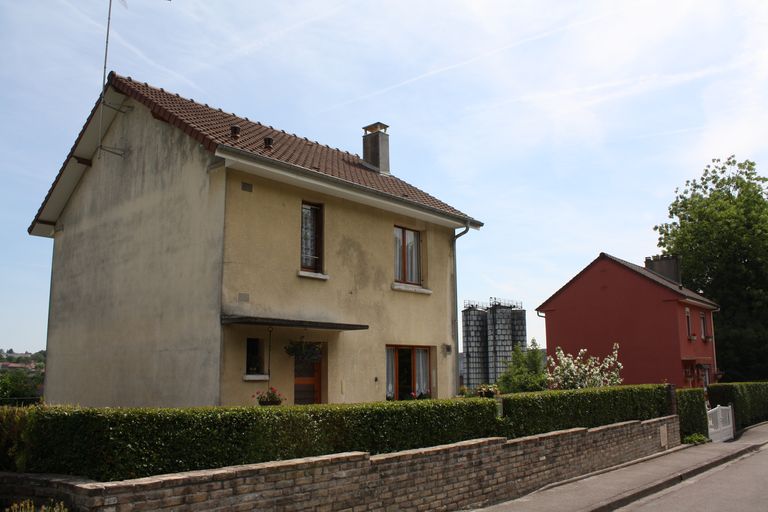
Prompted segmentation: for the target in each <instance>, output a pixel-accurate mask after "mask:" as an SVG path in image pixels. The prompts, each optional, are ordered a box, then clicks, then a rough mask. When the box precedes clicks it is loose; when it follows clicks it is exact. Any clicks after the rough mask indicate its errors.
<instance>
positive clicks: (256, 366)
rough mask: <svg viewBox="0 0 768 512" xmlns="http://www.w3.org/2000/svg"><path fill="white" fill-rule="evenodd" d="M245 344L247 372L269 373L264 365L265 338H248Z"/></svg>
mask: <svg viewBox="0 0 768 512" xmlns="http://www.w3.org/2000/svg"><path fill="white" fill-rule="evenodd" d="M245 343H246V345H245V374H246V375H263V374H265V373H267V371H266V368H265V366H264V360H265V359H266V358H265V357H264V352H265V350H264V340H260V339H257V338H248V339H247V340H246V342H245Z"/></svg>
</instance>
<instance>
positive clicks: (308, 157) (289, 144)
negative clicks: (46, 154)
mask: <svg viewBox="0 0 768 512" xmlns="http://www.w3.org/2000/svg"><path fill="white" fill-rule="evenodd" d="M107 84H108V85H109V86H110V87H111V88H112V89H114V90H115V91H117V92H119V93H120V94H123V95H125V96H128V97H130V98H132V99H134V100H136V101H137V102H139V103H141V104H143V105H145V106H146V107H147V108H148V109H149V110H150V111H151V112H152V115H153V116H154V117H155V118H157V119H161V120H163V121H165V122H167V123H169V124H171V125H172V126H175V127H177V128H178V129H180V130H182V131H183V132H184V133H186V134H187V135H189V136H190V137H192V138H193V139H195V140H196V141H198V142H199V143H200V144H201V145H202V146H203V147H204V148H205V149H207V150H208V151H210V152H215V151H216V149H217V148H218V147H220V146H222V147H227V148H234V149H237V150H240V151H243V152H245V153H248V154H250V155H257V156H259V157H261V158H264V159H268V160H272V161H274V162H279V163H283V164H288V165H290V166H293V167H295V168H300V169H301V170H302V171H304V172H309V173H312V174H315V175H317V176H319V177H323V176H325V177H327V178H330V179H333V180H335V181H340V182H343V183H347V184H349V185H352V186H354V187H356V188H357V189H358V190H363V191H368V192H369V193H372V194H377V195H380V196H384V197H386V198H388V199H389V200H394V201H397V202H400V203H406V204H409V205H411V206H415V207H417V208H420V209H423V210H427V211H430V212H433V213H436V214H438V215H441V216H444V217H449V218H451V219H453V220H456V221H459V222H461V223H463V224H465V225H469V226H471V227H475V228H479V227H480V226H482V225H483V224H482V222H480V221H478V220H475V219H473V218H472V217H470V216H468V215H467V214H465V213H463V212H461V211H459V210H458V209H456V208H454V207H453V206H450V205H449V204H447V203H444V202H443V201H441V200H439V199H437V198H436V197H434V196H432V195H430V194H428V193H427V192H424V191H423V190H421V189H419V188H417V187H415V186H413V185H410V184H409V183H406V182H405V181H403V180H401V179H399V178H397V177H395V176H393V175H391V174H382V173H380V172H378V171H377V170H374V169H372V168H371V166H370V165H369V164H367V163H366V162H365V161H364V160H363V159H362V158H360V157H359V156H358V155H355V154H351V153H349V152H346V151H341V150H339V149H336V148H331V147H329V146H327V145H323V144H320V143H318V142H315V141H311V140H308V139H307V138H306V137H299V136H297V135H295V134H291V133H286V132H285V131H284V130H278V129H275V128H273V127H271V126H266V125H263V124H261V123H258V122H256V121H251V120H250V119H248V118H247V117H246V118H243V117H239V116H237V115H235V114H230V113H228V112H224V111H222V110H221V109H216V108H213V107H210V106H208V105H203V104H200V103H197V102H195V101H194V100H191V99H187V98H183V97H181V96H179V95H178V94H173V93H170V92H167V91H165V90H164V89H162V88H156V87H152V86H150V85H148V84H147V83H146V82H143V83H142V82H137V81H135V80H133V79H131V78H130V77H123V76H120V75H118V74H117V73H115V72H111V73H110V74H109V78H108V79H107ZM99 104H100V101H97V102H96V105H95V106H94V108H93V110H92V111H91V114H90V116H89V117H88V120H87V121H86V123H85V125H84V126H83V129H82V130H81V131H80V134H79V135H78V137H77V140H76V141H75V144H74V145H73V146H72V149H71V150H70V153H69V155H68V156H67V158H66V160H65V161H64V164H63V165H62V167H61V169H60V170H59V173H58V174H57V176H56V179H55V180H54V182H53V184H52V185H51V188H50V190H49V191H48V194H47V195H46V197H45V199H44V200H43V203H42V205H41V206H40V209H39V210H38V212H37V214H36V215H35V219H34V220H33V221H32V224H31V225H30V227H29V230H28V231H29V232H30V233H32V232H33V230H34V229H35V228H36V227H37V225H38V224H39V225H45V226H51V225H52V224H53V223H55V221H56V218H57V217H58V213H60V210H61V209H60V207H59V206H58V204H57V206H56V207H52V208H51V211H50V212H46V211H45V210H46V206H47V205H48V202H49V200H50V199H51V196H52V194H54V192H55V191H56V188H57V186H59V184H60V182H61V181H62V176H63V175H64V173H65V171H66V170H67V168H68V166H69V165H70V161H71V160H75V161H77V163H79V164H81V165H85V166H88V165H90V162H88V161H87V160H88V159H90V157H91V155H90V154H87V156H84V155H82V154H81V155H77V154H76V151H77V149H78V146H80V143H81V141H82V140H83V139H84V138H85V136H86V130H87V129H88V127H89V125H90V124H91V122H92V121H93V120H94V117H95V116H96V113H97V112H98V110H99ZM233 125H236V126H238V127H239V129H240V131H239V136H238V137H237V138H234V137H233V136H232V132H231V128H232V126H233ZM265 137H269V138H271V139H272V141H273V142H272V144H271V145H270V146H267V145H266V144H265V142H264V139H265ZM89 149H90V148H89ZM80 172H82V171H80ZM77 179H78V177H76V178H75V181H76V180H77ZM63 188H69V185H67V187H63ZM69 192H71V191H69ZM62 195H64V196H68V193H67V191H64V192H62ZM60 202H61V201H58V203H60ZM33 234H39V233H33Z"/></svg>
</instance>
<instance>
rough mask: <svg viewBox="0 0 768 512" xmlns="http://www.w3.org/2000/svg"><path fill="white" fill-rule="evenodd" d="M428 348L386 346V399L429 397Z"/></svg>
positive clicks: (430, 391)
mask: <svg viewBox="0 0 768 512" xmlns="http://www.w3.org/2000/svg"><path fill="white" fill-rule="evenodd" d="M429 375H430V361H429V348H426V347H414V346H390V347H387V400H413V399H415V398H429V397H430V396H431V394H432V390H431V386H430V382H429Z"/></svg>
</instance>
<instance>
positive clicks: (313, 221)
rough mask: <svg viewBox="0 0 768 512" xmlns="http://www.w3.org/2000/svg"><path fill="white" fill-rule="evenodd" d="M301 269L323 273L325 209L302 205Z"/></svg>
mask: <svg viewBox="0 0 768 512" xmlns="http://www.w3.org/2000/svg"><path fill="white" fill-rule="evenodd" d="M301 269H302V270H305V271H308V272H317V273H322V271H323V207H322V205H319V204H312V203H306V202H305V203H302V204H301Z"/></svg>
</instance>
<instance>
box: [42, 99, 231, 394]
mask: <svg viewBox="0 0 768 512" xmlns="http://www.w3.org/2000/svg"><path fill="white" fill-rule="evenodd" d="M127 104H130V105H132V106H133V107H134V109H133V111H131V112H129V113H127V114H118V116H117V117H116V120H115V122H114V123H113V125H112V127H111V128H110V130H109V131H108V133H107V136H106V138H105V140H104V144H105V145H106V146H113V147H118V148H124V149H126V150H127V153H126V156H125V157H124V158H120V157H118V156H114V155H111V154H108V153H103V154H102V155H101V157H98V156H97V155H94V156H93V167H92V168H90V169H88V170H86V172H85V174H84V176H83V178H82V179H81V181H80V183H79V185H78V187H77V188H76V190H75V192H74V193H73V195H72V197H71V198H70V200H69V203H68V204H67V207H66V208H65V210H64V212H63V214H62V216H61V218H60V220H59V224H58V226H57V232H56V233H55V237H54V256H53V268H52V282H51V299H50V314H49V327H48V346H47V349H48V362H47V369H46V370H47V373H46V386H45V387H46V390H45V392H46V400H48V401H49V402H52V403H79V404H82V405H95V406H101V405H121V406H183V405H205V404H215V403H216V402H217V400H218V372H219V350H220V343H221V328H220V325H219V307H220V304H219V297H220V293H219V290H220V278H221V252H222V238H223V235H222V226H223V214H224V188H223V182H224V180H223V171H219V173H218V174H217V173H216V172H213V173H211V174H210V175H209V173H208V172H207V171H206V168H207V165H208V163H209V161H210V159H211V156H210V154H209V153H207V152H205V151H203V150H202V149H201V148H200V147H199V145H198V144H197V143H195V142H194V141H192V140H191V139H190V138H189V137H187V136H186V135H184V134H183V133H182V132H180V131H179V130H178V129H175V128H172V127H170V126H169V125H168V124H166V123H163V122H161V121H158V120H156V119H154V118H153V117H152V116H151V114H150V113H149V111H148V110H147V109H146V108H145V107H143V106H141V105H139V104H138V103H135V102H133V101H129V102H128V103H127Z"/></svg>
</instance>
